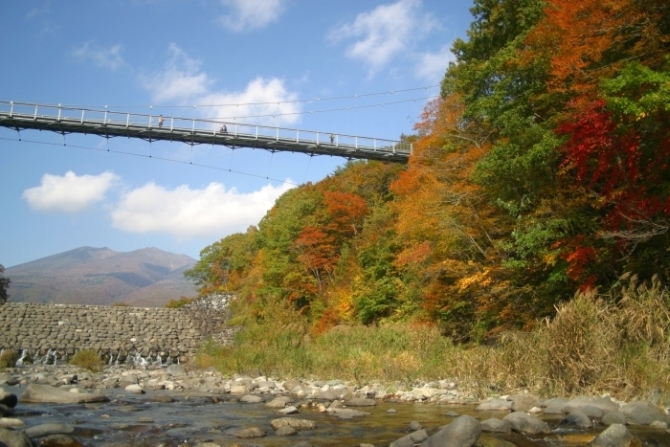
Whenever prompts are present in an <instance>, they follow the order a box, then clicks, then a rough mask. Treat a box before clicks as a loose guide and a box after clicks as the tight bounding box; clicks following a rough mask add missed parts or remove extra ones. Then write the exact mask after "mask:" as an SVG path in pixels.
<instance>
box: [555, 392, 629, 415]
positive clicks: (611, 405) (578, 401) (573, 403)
mask: <svg viewBox="0 0 670 447" xmlns="http://www.w3.org/2000/svg"><path fill="white" fill-rule="evenodd" d="M585 406H593V407H596V408H600V409H601V410H602V411H603V413H604V414H607V413H609V412H610V411H612V410H618V409H619V406H618V405H617V404H616V402H614V401H613V400H612V399H611V398H609V397H595V396H577V397H575V398H574V399H571V400H570V401H569V402H568V403H567V404H565V406H564V407H563V413H570V412H571V411H572V410H576V409H581V408H582V407H585Z"/></svg>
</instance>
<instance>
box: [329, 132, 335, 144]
mask: <svg viewBox="0 0 670 447" xmlns="http://www.w3.org/2000/svg"><path fill="white" fill-rule="evenodd" d="M334 142H335V135H333V134H332V133H331V134H330V144H333V143H334Z"/></svg>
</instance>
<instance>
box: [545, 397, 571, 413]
mask: <svg viewBox="0 0 670 447" xmlns="http://www.w3.org/2000/svg"><path fill="white" fill-rule="evenodd" d="M568 402H570V399H568V398H566V397H552V398H551V399H547V400H545V401H544V402H542V408H543V410H544V414H563V407H565V404H567V403H568Z"/></svg>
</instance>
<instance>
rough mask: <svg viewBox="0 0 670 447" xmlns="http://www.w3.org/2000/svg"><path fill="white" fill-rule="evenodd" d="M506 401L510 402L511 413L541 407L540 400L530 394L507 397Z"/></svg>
mask: <svg viewBox="0 0 670 447" xmlns="http://www.w3.org/2000/svg"><path fill="white" fill-rule="evenodd" d="M507 400H509V401H512V411H528V410H530V409H531V408H533V407H539V406H540V405H542V403H541V402H540V399H538V398H537V397H535V396H532V395H530V394H517V395H515V396H509V397H508V398H507Z"/></svg>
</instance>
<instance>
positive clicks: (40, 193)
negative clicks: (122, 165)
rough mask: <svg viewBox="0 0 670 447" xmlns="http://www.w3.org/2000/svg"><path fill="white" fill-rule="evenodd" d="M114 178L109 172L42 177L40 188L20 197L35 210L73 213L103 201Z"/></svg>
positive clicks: (115, 177) (28, 190) (70, 173)
mask: <svg viewBox="0 0 670 447" xmlns="http://www.w3.org/2000/svg"><path fill="white" fill-rule="evenodd" d="M117 179H118V177H117V176H116V175H115V174H113V173H112V172H109V171H107V172H103V173H102V174H100V175H81V176H78V175H77V174H75V173H74V172H72V171H68V172H67V173H65V175H64V176H62V177H61V176H58V175H51V174H44V175H43V176H42V180H41V182H40V186H36V187H34V188H29V189H26V190H25V191H23V195H22V197H23V198H24V199H25V200H26V201H27V202H28V206H30V208H31V209H33V210H34V211H40V212H43V213H68V214H76V213H79V212H81V211H84V210H85V209H86V208H88V207H90V206H91V205H93V204H95V203H96V202H100V201H101V200H103V199H104V198H105V194H106V193H107V191H108V190H109V188H111V187H112V186H113V185H114V183H115V182H116V181H117Z"/></svg>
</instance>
